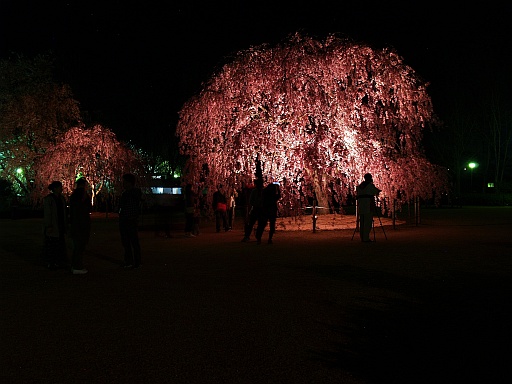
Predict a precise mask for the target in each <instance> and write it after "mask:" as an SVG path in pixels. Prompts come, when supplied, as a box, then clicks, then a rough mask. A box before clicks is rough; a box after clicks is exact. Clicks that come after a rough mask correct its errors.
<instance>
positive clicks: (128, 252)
mask: <svg viewBox="0 0 512 384" xmlns="http://www.w3.org/2000/svg"><path fill="white" fill-rule="evenodd" d="M123 188H124V191H123V194H122V195H121V199H120V201H119V233H120V235H121V244H122V246H123V248H124V268H138V267H139V266H140V265H141V250H140V243H139V229H138V226H139V215H140V205H141V202H142V191H141V190H140V188H137V187H136V186H135V175H133V174H131V173H126V174H124V175H123Z"/></svg>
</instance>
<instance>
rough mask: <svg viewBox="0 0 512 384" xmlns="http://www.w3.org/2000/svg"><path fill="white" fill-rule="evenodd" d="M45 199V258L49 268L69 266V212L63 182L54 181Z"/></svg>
mask: <svg viewBox="0 0 512 384" xmlns="http://www.w3.org/2000/svg"><path fill="white" fill-rule="evenodd" d="M48 189H49V190H50V191H51V192H50V193H49V194H48V195H47V196H45V198H44V199H43V210H44V221H43V232H44V258H45V263H46V266H47V267H48V269H57V268H66V267H68V268H69V265H68V257H67V251H66V237H65V235H66V230H67V214H66V199H65V198H64V196H63V195H62V183H61V182H60V181H53V182H52V183H51V184H50V185H49V186H48Z"/></svg>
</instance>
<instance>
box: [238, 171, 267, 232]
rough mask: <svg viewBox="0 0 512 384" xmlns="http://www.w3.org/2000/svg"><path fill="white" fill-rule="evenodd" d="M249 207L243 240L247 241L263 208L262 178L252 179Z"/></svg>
mask: <svg viewBox="0 0 512 384" xmlns="http://www.w3.org/2000/svg"><path fill="white" fill-rule="evenodd" d="M249 207H250V208H249V217H248V219H247V223H246V224H245V233H244V238H243V239H242V241H243V242H248V241H249V240H250V239H251V232H252V230H253V228H254V224H256V222H257V221H258V219H259V217H260V215H261V211H262V209H263V180H262V179H260V178H258V179H256V180H254V188H252V189H251V194H250V196H249Z"/></svg>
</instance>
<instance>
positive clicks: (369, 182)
mask: <svg viewBox="0 0 512 384" xmlns="http://www.w3.org/2000/svg"><path fill="white" fill-rule="evenodd" d="M379 193H380V189H378V188H377V187H375V185H374V184H373V177H372V175H371V174H370V173H367V174H365V175H364V181H363V182H362V183H361V184H359V185H358V186H357V187H356V199H357V206H358V212H359V236H360V237H361V241H362V242H364V243H369V242H371V241H372V240H370V232H371V230H372V224H373V213H374V212H375V196H377V195H378V194H379Z"/></svg>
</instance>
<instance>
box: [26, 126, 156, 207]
mask: <svg viewBox="0 0 512 384" xmlns="http://www.w3.org/2000/svg"><path fill="white" fill-rule="evenodd" d="M35 170H36V179H35V185H34V190H33V195H32V198H33V200H34V202H39V201H40V200H41V198H42V197H44V196H45V195H46V194H47V193H48V190H47V189H46V187H47V185H48V184H49V183H51V181H53V180H59V181H61V182H62V184H63V193H64V194H67V195H69V194H70V193H71V192H72V191H73V188H74V182H75V180H76V179H77V177H82V176H83V177H85V178H86V179H87V181H88V182H89V186H90V188H91V191H90V192H91V196H92V203H93V205H94V200H95V198H96V197H97V196H98V194H99V193H100V192H102V191H103V192H105V193H106V194H109V193H115V192H116V191H119V190H120V187H121V177H122V175H123V173H127V172H130V173H133V174H136V175H138V176H139V178H140V179H141V180H144V179H145V174H146V171H145V166H144V162H143V161H142V159H141V157H140V156H139V155H138V154H137V153H136V152H135V151H133V150H132V149H130V148H128V147H127V146H126V145H125V144H123V143H120V142H119V141H118V140H117V138H116V135H115V134H114V133H113V132H112V131H110V130H109V129H107V128H105V127H102V126H101V125H95V126H94V127H92V128H89V129H82V128H71V129H70V130H69V131H67V132H66V133H64V134H63V135H61V136H60V137H58V138H57V140H56V144H55V145H52V146H50V147H49V148H48V149H47V151H46V153H45V155H44V156H42V157H41V158H40V159H38V161H37V162H36V164H35Z"/></svg>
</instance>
